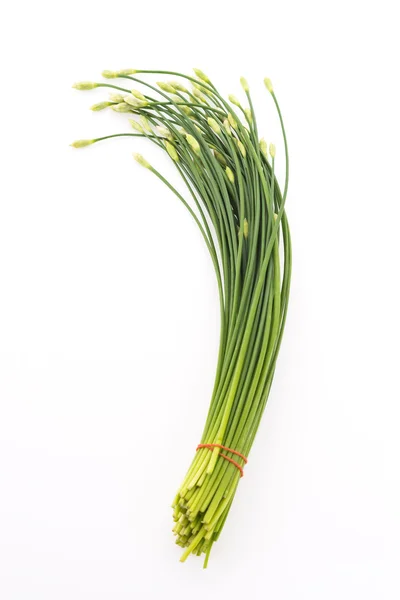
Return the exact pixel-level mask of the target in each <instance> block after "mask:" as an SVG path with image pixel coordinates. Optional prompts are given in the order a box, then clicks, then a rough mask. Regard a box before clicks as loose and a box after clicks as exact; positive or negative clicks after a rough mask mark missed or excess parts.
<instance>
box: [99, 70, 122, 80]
mask: <svg viewBox="0 0 400 600" xmlns="http://www.w3.org/2000/svg"><path fill="white" fill-rule="evenodd" d="M102 75H103V77H104V78H105V79H115V78H116V77H118V73H117V72H116V71H103V72H102Z"/></svg>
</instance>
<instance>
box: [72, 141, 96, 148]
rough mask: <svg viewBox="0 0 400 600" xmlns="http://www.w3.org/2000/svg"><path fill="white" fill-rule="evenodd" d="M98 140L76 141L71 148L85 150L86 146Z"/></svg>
mask: <svg viewBox="0 0 400 600" xmlns="http://www.w3.org/2000/svg"><path fill="white" fill-rule="evenodd" d="M95 141H96V140H76V142H72V144H71V146H72V147H73V148H84V147H85V146H90V145H91V144H94V143H95Z"/></svg>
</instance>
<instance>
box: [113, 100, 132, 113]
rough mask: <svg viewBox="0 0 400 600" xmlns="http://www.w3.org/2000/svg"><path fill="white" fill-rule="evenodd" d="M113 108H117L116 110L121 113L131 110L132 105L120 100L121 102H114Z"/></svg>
mask: <svg viewBox="0 0 400 600" xmlns="http://www.w3.org/2000/svg"><path fill="white" fill-rule="evenodd" d="M111 108H112V110H115V112H119V113H127V112H131V107H130V106H129V105H128V104H126V103H125V102H120V103H119V104H113V105H112V107H111Z"/></svg>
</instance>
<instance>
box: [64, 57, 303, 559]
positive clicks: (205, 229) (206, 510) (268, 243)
mask: <svg viewBox="0 0 400 600" xmlns="http://www.w3.org/2000/svg"><path fill="white" fill-rule="evenodd" d="M142 75H146V76H147V75H156V76H157V78H158V77H159V76H168V77H171V78H173V79H172V80H170V81H158V82H157V83H156V84H154V83H150V82H148V81H147V79H146V78H142ZM103 77H104V78H105V79H107V80H112V83H106V82H104V83H92V82H87V81H86V82H82V83H77V84H75V86H74V87H76V88H77V89H78V90H91V89H94V88H98V87H103V88H110V90H111V93H110V96H109V99H108V100H105V101H104V102H100V103H99V104H95V105H94V106H93V107H92V110H94V111H98V110H103V109H106V108H111V109H112V110H114V111H116V112H119V113H129V116H130V117H131V118H130V119H129V122H130V127H131V132H130V133H121V134H115V135H108V136H104V137H100V138H96V139H90V140H78V141H77V142H74V143H73V144H72V146H74V147H75V148H81V147H83V146H88V145H91V144H94V143H97V142H99V141H102V140H106V139H109V138H113V137H121V136H131V137H142V138H147V139H148V140H149V141H150V142H152V143H153V144H155V145H156V146H158V147H159V148H160V149H161V150H163V151H165V152H167V154H168V155H169V156H170V158H171V159H172V164H174V166H175V167H176V169H177V171H178V173H179V175H180V177H182V179H183V181H184V182H185V184H186V187H187V196H186V197H185V196H183V195H182V194H180V193H179V192H178V190H176V189H175V188H174V186H173V185H172V184H171V183H170V182H169V181H168V180H167V179H166V178H165V177H164V176H163V175H162V174H161V173H160V172H159V171H158V170H157V169H156V168H154V167H153V166H152V165H150V164H149V163H148V162H147V161H146V160H145V159H144V158H143V156H142V155H141V154H134V158H135V159H136V161H137V162H138V163H139V164H140V165H142V166H143V167H145V168H146V169H148V170H149V171H151V172H152V173H153V174H154V175H156V177H158V178H159V179H160V180H161V181H162V182H163V183H164V184H165V185H166V186H167V187H168V188H169V190H170V191H171V192H173V194H175V196H176V197H177V198H178V199H179V200H180V201H181V202H182V203H183V205H184V206H185V207H186V209H187V210H188V212H189V213H190V215H191V217H192V218H193V219H194V220H195V222H196V224H197V226H198V228H199V231H200V233H201V235H202V237H203V239H204V242H205V244H206V246H207V249H208V252H209V254H210V258H211V261H212V264H213V267H214V270H215V275H216V280H217V285H218V290H219V304H220V318H221V332H220V344H219V354H218V363H217V368H216V374H215V383H214V388H213V392H212V397H211V402H210V407H209V412H208V416H207V419H206V423H205V425H204V429H203V434H202V436H201V439H200V440H194V447H195V446H196V444H197V443H198V442H200V444H199V447H198V448H197V451H196V452H195V453H194V458H193V460H192V463H191V465H190V467H189V469H188V471H187V473H186V475H185V477H184V479H183V482H182V484H181V487H180V488H179V490H178V492H177V494H176V496H175V498H174V501H173V520H174V528H173V532H174V534H175V536H176V543H177V544H178V545H179V546H181V547H182V548H183V549H184V551H183V554H182V557H181V561H184V560H185V559H186V558H187V557H188V556H189V554H191V553H193V554H196V555H201V554H205V561H204V566H207V562H208V558H209V555H210V551H211V548H212V545H213V544H214V542H215V541H216V540H217V539H218V538H219V535H220V533H221V531H222V528H223V526H224V523H225V521H226V518H227V516H228V513H229V510H230V507H231V505H232V501H233V498H234V496H235V493H236V490H237V486H238V483H239V480H240V477H241V475H242V474H243V467H244V464H245V462H246V457H248V455H249V452H250V449H251V447H252V444H253V441H254V438H255V435H256V432H257V429H258V426H259V423H260V420H261V417H262V414H263V412H264V408H265V405H266V403H267V400H268V395H269V391H270V388H271V384H272V380H273V377H274V373H275V367H276V361H277V357H278V353H279V348H280V345H281V341H282V335H283V330H284V326H285V320H286V313H287V308H288V299H289V289H290V276H291V266H292V251H291V241H290V232H289V225H288V220H287V217H286V212H285V201H286V196H287V191H288V181H289V158H288V149H287V142H286V134H285V129H284V125H283V121H282V115H281V111H280V108H279V104H278V101H277V98H276V96H275V92H274V89H273V87H272V84H271V81H270V80H269V79H265V80H264V83H265V86H266V88H267V90H268V92H269V93H270V94H271V97H272V100H273V104H274V105H275V108H276V110H277V115H278V118H279V120H280V124H281V128H282V134H283V141H284V149H285V156H284V161H285V169H286V174H285V180H284V185H283V191H281V188H280V186H279V184H278V182H277V179H276V177H275V154H276V151H275V146H274V145H273V144H271V145H270V146H269V148H268V146H267V143H266V142H265V140H264V139H263V138H262V139H261V140H260V139H259V134H258V127H257V119H256V115H255V112H254V107H253V103H252V99H251V96H250V90H249V85H248V83H247V81H246V80H245V79H244V78H243V77H242V78H241V80H240V81H241V86H242V89H243V92H244V94H245V97H246V106H244V107H243V106H242V102H241V101H240V100H239V99H238V98H237V97H236V96H234V95H231V96H229V98H228V100H226V99H225V98H224V97H223V96H221V95H220V93H219V92H218V90H217V88H216V87H215V85H214V84H213V83H212V81H211V80H210V79H209V78H208V77H207V76H206V75H205V74H204V73H203V72H202V71H200V70H198V69H195V76H190V75H183V74H181V73H176V72H170V71H150V70H139V69H136V70H134V69H125V70H122V71H104V72H103ZM114 80H118V81H117V82H115V81H114ZM117 83H118V85H117ZM137 86H139V87H140V89H141V90H142V91H139V90H138V89H137ZM132 130H133V131H132Z"/></svg>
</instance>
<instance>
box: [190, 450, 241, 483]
mask: <svg viewBox="0 0 400 600" xmlns="http://www.w3.org/2000/svg"><path fill="white" fill-rule="evenodd" d="M201 448H207V449H208V450H214V448H221V450H226V451H227V452H231V453H232V454H236V456H240V458H241V459H243V461H244V463H245V464H246V463H247V458H246V457H245V456H244V454H242V453H241V452H238V451H237V450H232V448H228V447H227V446H222V445H221V444H199V445H198V446H197V448H196V452H197V450H200V449H201ZM219 456H222V458H225V460H227V461H229V462H230V463H232V464H233V465H235V467H236V468H237V469H239V471H240V477H243V467H242V466H241V465H240V464H239V463H238V462H236V460H233V458H230V456H227V455H226V454H223V452H220V453H219Z"/></svg>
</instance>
